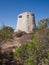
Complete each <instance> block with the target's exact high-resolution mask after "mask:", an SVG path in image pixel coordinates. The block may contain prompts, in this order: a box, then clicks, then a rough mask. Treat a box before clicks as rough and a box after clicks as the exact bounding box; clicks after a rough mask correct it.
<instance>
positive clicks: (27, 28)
mask: <svg viewBox="0 0 49 65" xmlns="http://www.w3.org/2000/svg"><path fill="white" fill-rule="evenodd" d="M35 27H36V24H35V16H34V14H33V13H30V12H24V13H21V14H19V15H18V21H17V27H16V29H15V30H14V32H18V31H19V30H20V31H23V32H26V33H32V32H33V31H34V30H35Z"/></svg>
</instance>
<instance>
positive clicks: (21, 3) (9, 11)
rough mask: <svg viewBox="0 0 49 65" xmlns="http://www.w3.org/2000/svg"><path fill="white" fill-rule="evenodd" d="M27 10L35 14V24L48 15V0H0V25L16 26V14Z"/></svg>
mask: <svg viewBox="0 0 49 65" xmlns="http://www.w3.org/2000/svg"><path fill="white" fill-rule="evenodd" d="M25 11H29V12H32V13H34V14H35V21H36V24H37V23H38V21H39V20H40V19H42V18H47V17H49V0H0V27H1V26H2V24H3V22H4V24H5V25H8V26H11V27H13V28H15V27H16V22H17V16H18V14H20V13H22V12H25Z"/></svg>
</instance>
